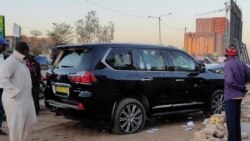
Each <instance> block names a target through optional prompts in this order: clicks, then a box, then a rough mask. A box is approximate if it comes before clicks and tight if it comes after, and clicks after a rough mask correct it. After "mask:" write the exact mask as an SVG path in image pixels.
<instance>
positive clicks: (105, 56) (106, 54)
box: [101, 48, 117, 71]
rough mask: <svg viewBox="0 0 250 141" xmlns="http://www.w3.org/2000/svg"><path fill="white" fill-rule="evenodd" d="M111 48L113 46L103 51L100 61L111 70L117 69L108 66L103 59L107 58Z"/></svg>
mask: <svg viewBox="0 0 250 141" xmlns="http://www.w3.org/2000/svg"><path fill="white" fill-rule="evenodd" d="M112 49H113V48H110V49H108V51H107V52H106V53H105V55H104V56H103V58H102V60H101V62H102V63H103V64H104V65H105V66H106V67H108V68H110V69H111V70H113V71H117V70H115V69H113V68H112V67H110V66H109V65H108V64H107V63H106V61H105V59H106V58H107V56H108V54H109V52H110V51H111V50H112Z"/></svg>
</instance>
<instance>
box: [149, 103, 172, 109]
mask: <svg viewBox="0 0 250 141" xmlns="http://www.w3.org/2000/svg"><path fill="white" fill-rule="evenodd" d="M170 107H172V104H169V105H159V106H155V107H153V108H152V109H161V108H170Z"/></svg>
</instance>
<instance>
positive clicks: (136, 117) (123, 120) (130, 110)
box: [113, 98, 146, 134]
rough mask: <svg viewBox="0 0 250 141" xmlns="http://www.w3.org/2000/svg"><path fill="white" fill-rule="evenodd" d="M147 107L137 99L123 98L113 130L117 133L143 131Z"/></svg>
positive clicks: (115, 117) (115, 115) (116, 114)
mask: <svg viewBox="0 0 250 141" xmlns="http://www.w3.org/2000/svg"><path fill="white" fill-rule="evenodd" d="M145 121H146V113H145V108H144V107H143V105H142V104H141V102H139V101H138V100H136V99H132V98H126V99H123V100H121V101H120V102H119V103H118V105H117V107H116V110H115V114H114V118H113V132H114V133H116V134H133V133H137V132H139V131H141V130H142V129H143V127H144V125H145Z"/></svg>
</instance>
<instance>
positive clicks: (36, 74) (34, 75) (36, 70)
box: [26, 56, 41, 115]
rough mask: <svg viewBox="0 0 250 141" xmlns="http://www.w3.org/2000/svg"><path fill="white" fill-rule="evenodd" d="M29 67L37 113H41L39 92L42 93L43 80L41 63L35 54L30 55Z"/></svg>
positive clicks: (27, 62)
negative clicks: (41, 82)
mask: <svg viewBox="0 0 250 141" xmlns="http://www.w3.org/2000/svg"><path fill="white" fill-rule="evenodd" d="M26 64H27V67H28V68H29V71H30V76H31V81H32V96H33V100H34V104H35V109H36V114H37V115H38V114H39V111H40V104H39V93H40V86H39V85H40V81H41V68H40V64H39V63H38V62H37V61H36V60H35V59H34V56H29V57H28V59H27V61H26Z"/></svg>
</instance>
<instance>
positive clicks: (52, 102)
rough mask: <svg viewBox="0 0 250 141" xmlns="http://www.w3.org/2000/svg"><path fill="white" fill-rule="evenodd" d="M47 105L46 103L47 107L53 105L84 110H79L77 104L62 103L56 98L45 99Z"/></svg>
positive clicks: (57, 107)
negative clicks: (55, 99)
mask: <svg viewBox="0 0 250 141" xmlns="http://www.w3.org/2000/svg"><path fill="white" fill-rule="evenodd" d="M45 105H46V107H47V108H50V107H53V108H56V109H71V110H78V111H83V110H79V109H78V108H77V105H71V104H67V103H61V102H58V101H54V100H45Z"/></svg>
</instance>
